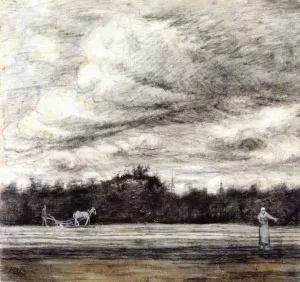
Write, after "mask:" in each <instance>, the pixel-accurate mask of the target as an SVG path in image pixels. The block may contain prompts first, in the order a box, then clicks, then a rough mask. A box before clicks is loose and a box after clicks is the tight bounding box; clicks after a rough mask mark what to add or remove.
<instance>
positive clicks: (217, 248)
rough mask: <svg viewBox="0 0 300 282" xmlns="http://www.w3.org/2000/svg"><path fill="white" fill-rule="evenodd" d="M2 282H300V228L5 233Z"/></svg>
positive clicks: (28, 229)
mask: <svg viewBox="0 0 300 282" xmlns="http://www.w3.org/2000/svg"><path fill="white" fill-rule="evenodd" d="M0 228H1V229H0V230H1V248H2V253H1V258H2V259H1V276H0V277H1V281H53V282H54V281H55V282H56V281H109V282H110V281H125V282H126V281H128V282H129V281H130V282H131V281H132V282H134V281H137V282H138V281H139V282H146V281H147V282H152V281H272V282H273V281H300V260H299V259H300V239H299V233H300V228H290V227H285V228H280V227H272V228H271V245H272V248H271V250H269V251H260V250H258V228H257V227H255V226H245V225H236V224H235V225H233V224H230V225H229V224H226V225H225V224H224V225H220V224H209V225H189V224H182V225H163V224H131V225H129V224H128V225H127V224H124V225H101V226H89V227H80V228H63V227H48V228H46V227H36V226H24V227H20V226H18V227H0Z"/></svg>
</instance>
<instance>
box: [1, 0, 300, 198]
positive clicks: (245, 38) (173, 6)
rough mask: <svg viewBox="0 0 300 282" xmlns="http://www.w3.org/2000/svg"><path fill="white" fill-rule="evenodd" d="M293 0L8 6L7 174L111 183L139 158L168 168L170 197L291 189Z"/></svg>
mask: <svg viewBox="0 0 300 282" xmlns="http://www.w3.org/2000/svg"><path fill="white" fill-rule="evenodd" d="M169 2H170V1H169ZM293 5H294V4H293V3H280V2H274V3H270V2H268V1H255V2H253V3H250V2H246V1H235V0H230V1H226V2H225V1H202V0H197V1H193V3H189V4H187V3H186V2H185V1H172V3H166V2H165V3H163V4H162V3H159V1H153V2H152V3H151V4H147V5H146V4H144V3H143V2H137V1H113V2H109V3H108V2H105V1H103V2H101V1H100V2H99V1H96V0H90V1H85V2H84V3H83V1H72V3H70V2H69V1H42V2H37V1H34V0H30V1H27V2H26V4H24V3H23V4H22V5H21V4H16V3H14V4H13V3H11V4H8V8H7V14H6V15H5V17H4V18H5V21H6V24H5V25H4V27H5V28H4V31H3V36H2V42H3V46H2V47H1V48H2V54H3V62H4V63H3V77H2V81H3V87H2V89H3V93H4V94H5V103H4V107H3V108H4V126H5V127H4V130H3V134H2V135H3V140H4V160H5V166H4V167H3V169H2V175H3V176H2V179H1V180H2V182H9V181H11V180H16V181H17V182H18V183H20V184H22V183H23V184H24V183H26V181H28V179H29V178H30V177H38V178H41V179H43V180H44V181H48V182H53V181H55V180H57V179H62V180H64V181H69V180H72V179H83V180H86V179H88V178H91V177H93V178H97V179H107V178H110V177H111V176H112V175H113V174H114V173H117V172H119V171H121V170H123V169H124V168H125V167H126V166H128V165H134V164H138V163H144V164H148V165H150V166H151V167H152V169H153V171H156V172H157V173H158V174H160V175H161V176H162V177H163V178H165V179H166V180H168V179H170V177H171V173H172V171H174V173H175V184H176V189H177V191H178V192H182V191H184V190H185V189H187V188H188V187H191V186H195V187H204V186H206V187H208V188H209V189H210V190H212V191H214V190H215V189H217V188H218V183H219V181H221V180H223V182H224V183H225V185H249V184H251V183H258V184H259V185H261V186H262V187H268V186H269V185H272V184H275V183H278V182H287V183H290V184H299V182H300V179H299V178H298V176H297V169H298V165H299V157H300V140H299V135H300V132H299V123H300V114H299V113H300V111H299V110H300V104H299V85H300V76H299V65H300V56H299V55H300V47H299V40H300V34H299V30H300V29H299V25H300V24H299V23H300V21H299V17H300V14H299V10H298V8H297V7H296V6H293Z"/></svg>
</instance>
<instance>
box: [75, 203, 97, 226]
mask: <svg viewBox="0 0 300 282" xmlns="http://www.w3.org/2000/svg"><path fill="white" fill-rule="evenodd" d="M92 214H95V215H96V214H97V213H96V209H95V208H94V207H92V208H91V209H90V210H89V211H87V212H86V211H76V212H74V213H73V218H74V220H75V225H76V226H78V225H79V222H78V219H79V220H83V219H86V222H85V224H84V225H87V224H88V222H89V221H90V217H91V215H92Z"/></svg>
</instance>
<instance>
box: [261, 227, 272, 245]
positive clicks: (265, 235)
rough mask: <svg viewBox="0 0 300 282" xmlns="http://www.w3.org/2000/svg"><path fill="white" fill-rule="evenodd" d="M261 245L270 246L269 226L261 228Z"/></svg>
mask: <svg viewBox="0 0 300 282" xmlns="http://www.w3.org/2000/svg"><path fill="white" fill-rule="evenodd" d="M259 244H260V245H270V234H269V225H268V224H262V225H261V226H260V227H259Z"/></svg>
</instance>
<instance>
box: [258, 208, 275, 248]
mask: <svg viewBox="0 0 300 282" xmlns="http://www.w3.org/2000/svg"><path fill="white" fill-rule="evenodd" d="M257 219H258V221H259V245H260V248H261V249H264V248H266V249H267V250H268V249H270V234H269V223H268V220H269V219H272V220H274V221H275V222H277V218H275V217H273V216H271V215H269V214H268V213H267V212H266V209H265V208H261V209H260V213H259V215H258V217H257Z"/></svg>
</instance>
